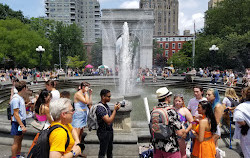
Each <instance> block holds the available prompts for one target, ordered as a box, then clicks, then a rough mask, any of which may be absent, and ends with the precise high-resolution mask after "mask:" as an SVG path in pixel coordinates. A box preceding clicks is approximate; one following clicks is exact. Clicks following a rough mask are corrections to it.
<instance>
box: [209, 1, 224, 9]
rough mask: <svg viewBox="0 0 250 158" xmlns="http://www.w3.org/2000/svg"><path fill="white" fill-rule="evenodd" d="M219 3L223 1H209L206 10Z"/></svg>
mask: <svg viewBox="0 0 250 158" xmlns="http://www.w3.org/2000/svg"><path fill="white" fill-rule="evenodd" d="M221 1H223V0H210V1H209V2H208V9H209V8H213V7H215V6H217V4H216V3H218V2H221Z"/></svg>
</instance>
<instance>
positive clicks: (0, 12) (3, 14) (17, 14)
mask: <svg viewBox="0 0 250 158" xmlns="http://www.w3.org/2000/svg"><path fill="white" fill-rule="evenodd" d="M8 18H9V19H13V18H16V19H19V20H21V21H22V22H23V23H29V19H27V18H25V17H24V16H23V13H22V11H20V10H19V11H14V10H12V9H11V8H10V7H9V6H8V5H6V4H5V5H3V4H2V3H0V19H3V20H5V19H8Z"/></svg>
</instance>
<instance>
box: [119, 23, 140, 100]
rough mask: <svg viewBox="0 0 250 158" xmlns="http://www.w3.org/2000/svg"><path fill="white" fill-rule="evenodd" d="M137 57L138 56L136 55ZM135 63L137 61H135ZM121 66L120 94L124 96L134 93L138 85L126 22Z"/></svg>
mask: <svg viewBox="0 0 250 158" xmlns="http://www.w3.org/2000/svg"><path fill="white" fill-rule="evenodd" d="M135 57H136V55H135ZM134 62H136V60H135V59H134ZM118 64H119V92H120V94H122V95H127V94H131V93H133V92H134V91H133V88H134V87H135V83H136V67H135V66H134V65H135V63H133V46H132V42H131V40H130V36H129V27H128V23H127V22H124V25H123V35H122V47H121V51H120V58H119V60H118Z"/></svg>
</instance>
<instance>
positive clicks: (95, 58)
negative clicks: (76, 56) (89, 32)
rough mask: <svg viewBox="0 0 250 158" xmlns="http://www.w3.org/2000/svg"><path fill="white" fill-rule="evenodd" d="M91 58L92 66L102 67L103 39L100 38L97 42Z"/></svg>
mask: <svg viewBox="0 0 250 158" xmlns="http://www.w3.org/2000/svg"><path fill="white" fill-rule="evenodd" d="M91 57H92V60H91V65H93V66H94V67H98V66H99V65H102V39H100V38H99V39H97V40H96V43H95V44H94V45H93V47H92V49H91Z"/></svg>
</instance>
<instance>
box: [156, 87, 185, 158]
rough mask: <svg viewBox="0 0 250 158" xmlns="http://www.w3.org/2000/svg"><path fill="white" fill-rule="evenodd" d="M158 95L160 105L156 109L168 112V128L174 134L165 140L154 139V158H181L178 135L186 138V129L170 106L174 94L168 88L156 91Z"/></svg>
mask: <svg viewBox="0 0 250 158" xmlns="http://www.w3.org/2000/svg"><path fill="white" fill-rule="evenodd" d="M156 95H157V99H158V102H159V103H158V106H156V107H155V108H161V109H163V110H164V111H165V112H167V115H168V126H169V128H170V130H171V131H172V132H171V133H172V134H171V135H170V136H168V137H166V138H165V139H155V138H153V140H152V142H153V146H154V157H157V158H165V157H171V158H180V157H181V153H180V149H179V145H178V138H177V135H178V136H180V137H185V129H183V128H182V124H181V122H180V118H179V115H178V113H177V112H176V111H175V110H174V108H173V107H171V106H170V105H169V104H170V102H171V96H172V92H170V91H169V90H168V89H167V88H166V87H162V88H159V89H158V90H157V91H156ZM155 108H154V109H155ZM153 112H154V110H153V111H152V113H153ZM152 113H151V115H152ZM151 119H152V117H151ZM176 134H177V135H176Z"/></svg>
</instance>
